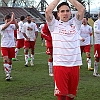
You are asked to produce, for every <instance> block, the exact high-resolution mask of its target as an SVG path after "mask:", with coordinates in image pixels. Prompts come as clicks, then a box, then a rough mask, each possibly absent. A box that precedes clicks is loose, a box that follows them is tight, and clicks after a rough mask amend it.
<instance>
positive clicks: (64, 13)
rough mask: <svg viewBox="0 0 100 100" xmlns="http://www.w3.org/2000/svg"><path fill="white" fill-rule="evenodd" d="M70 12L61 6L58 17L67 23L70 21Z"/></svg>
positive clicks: (66, 7) (64, 6)
mask: <svg viewBox="0 0 100 100" xmlns="http://www.w3.org/2000/svg"><path fill="white" fill-rule="evenodd" d="M70 16H71V11H70V9H69V7H68V6H66V5H63V6H61V7H60V8H59V11H58V17H59V18H60V20H61V21H64V22H67V21H68V20H69V19H70Z"/></svg>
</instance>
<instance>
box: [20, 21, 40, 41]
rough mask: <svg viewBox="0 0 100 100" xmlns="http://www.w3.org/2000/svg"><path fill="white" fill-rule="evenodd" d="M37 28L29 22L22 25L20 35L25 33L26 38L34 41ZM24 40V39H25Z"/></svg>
mask: <svg viewBox="0 0 100 100" xmlns="http://www.w3.org/2000/svg"><path fill="white" fill-rule="evenodd" d="M37 31H38V29H37V26H36V24H35V23H33V22H31V23H28V22H26V23H24V25H23V29H22V33H25V34H26V35H27V37H28V38H30V41H34V40H35V38H36V36H35V32H37ZM25 40H26V38H25Z"/></svg>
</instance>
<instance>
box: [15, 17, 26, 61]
mask: <svg viewBox="0 0 100 100" xmlns="http://www.w3.org/2000/svg"><path fill="white" fill-rule="evenodd" d="M24 20H25V17H24V16H21V17H20V22H18V26H19V29H18V30H17V41H16V49H15V60H18V59H17V55H18V52H19V49H20V48H23V47H24V36H23V33H22V28H23V24H24Z"/></svg>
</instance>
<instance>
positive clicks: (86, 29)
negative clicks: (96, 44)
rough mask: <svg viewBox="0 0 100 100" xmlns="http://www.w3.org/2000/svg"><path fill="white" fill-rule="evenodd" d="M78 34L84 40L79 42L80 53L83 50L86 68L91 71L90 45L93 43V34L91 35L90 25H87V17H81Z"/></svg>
mask: <svg viewBox="0 0 100 100" xmlns="http://www.w3.org/2000/svg"><path fill="white" fill-rule="evenodd" d="M80 35H81V37H82V38H84V39H85V41H81V42H80V48H81V54H82V53H83V52H84V53H85V54H86V58H87V60H86V61H87V65H88V70H90V71H92V70H93V68H92V67H91V56H90V52H91V51H90V50H91V46H92V45H93V35H92V27H91V26H90V25H88V18H83V21H82V25H81V28H80Z"/></svg>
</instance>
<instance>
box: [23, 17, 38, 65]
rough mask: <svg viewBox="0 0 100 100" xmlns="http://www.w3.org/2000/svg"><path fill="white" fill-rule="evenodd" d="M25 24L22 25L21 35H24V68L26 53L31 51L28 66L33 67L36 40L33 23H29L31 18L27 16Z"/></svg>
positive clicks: (26, 59)
mask: <svg viewBox="0 0 100 100" xmlns="http://www.w3.org/2000/svg"><path fill="white" fill-rule="evenodd" d="M26 20H27V22H26V23H24V25H23V29H22V33H23V35H24V37H25V38H24V54H25V62H26V63H25V66H26V67H28V52H29V49H30V50H31V61H30V64H31V66H33V65H34V64H33V60H34V46H35V42H36V38H37V36H38V29H37V26H36V24H35V23H33V22H32V21H31V16H30V15H27V17H26Z"/></svg>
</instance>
